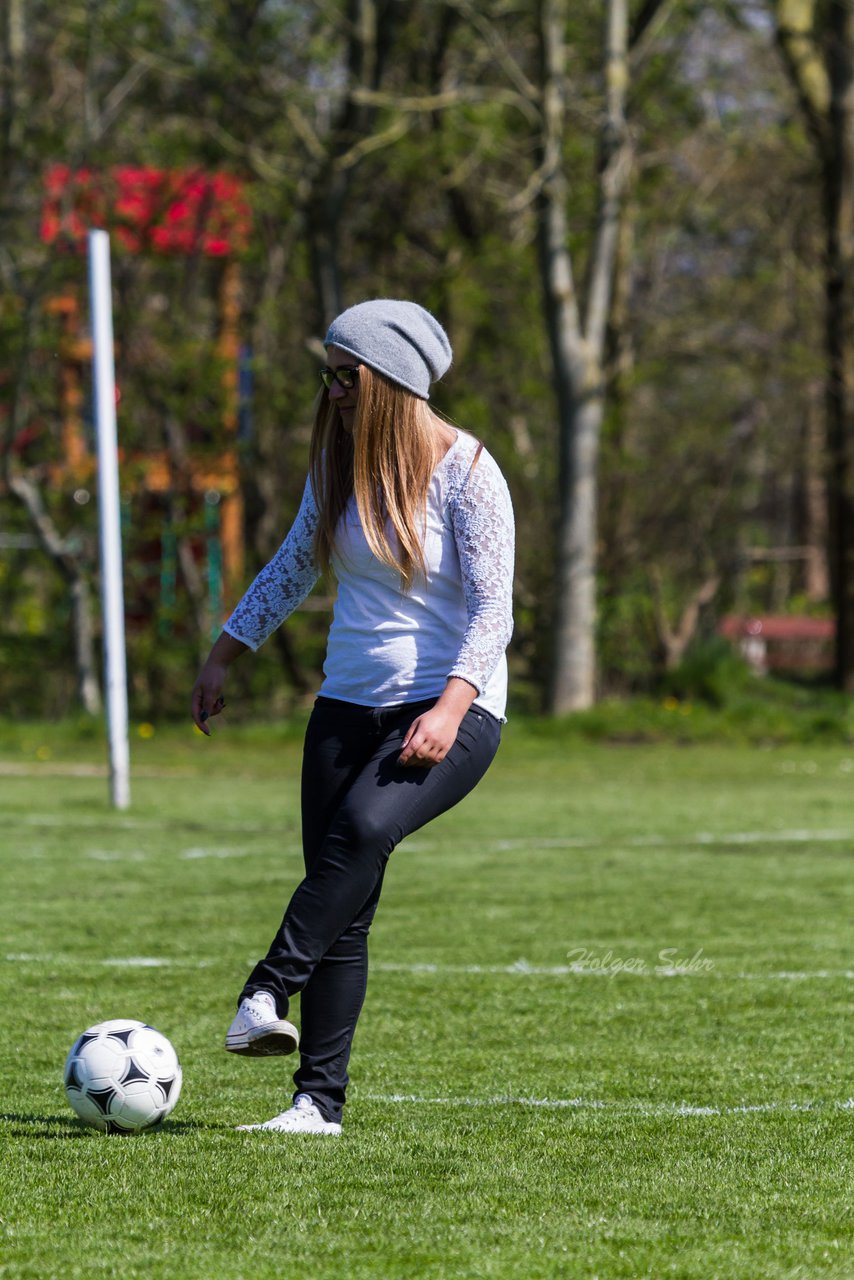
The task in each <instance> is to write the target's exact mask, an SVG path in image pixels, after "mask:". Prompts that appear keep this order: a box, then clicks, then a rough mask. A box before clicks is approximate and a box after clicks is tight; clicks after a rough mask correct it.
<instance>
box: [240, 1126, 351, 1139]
mask: <svg viewBox="0 0 854 1280" xmlns="http://www.w3.org/2000/svg"><path fill="white" fill-rule="evenodd" d="M234 1127H235V1130H236V1131H237V1132H238V1133H251V1132H253V1131H254V1132H255V1133H293V1134H296V1135H297V1136H298V1137H306V1136H307V1137H310V1138H340V1137H341V1126H340V1124H339V1125H337V1126H336V1128H334V1129H285V1128H281V1129H279V1128H275V1129H273V1128H271V1127H270V1126H269V1125H263V1124H238V1125H235V1126H234Z"/></svg>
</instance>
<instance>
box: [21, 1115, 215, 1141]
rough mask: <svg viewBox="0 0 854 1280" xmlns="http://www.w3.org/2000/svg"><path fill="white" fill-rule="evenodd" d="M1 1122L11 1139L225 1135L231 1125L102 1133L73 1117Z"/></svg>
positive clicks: (179, 1123) (168, 1124) (173, 1123)
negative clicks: (6, 1128)
mask: <svg viewBox="0 0 854 1280" xmlns="http://www.w3.org/2000/svg"><path fill="white" fill-rule="evenodd" d="M0 1121H2V1123H3V1124H6V1125H8V1126H9V1131H10V1134H11V1135H12V1136H16V1137H19V1138H23V1137H26V1138H86V1137H96V1138H146V1137H149V1136H154V1135H155V1134H158V1133H174V1134H181V1133H209V1132H211V1131H212V1130H218V1131H221V1132H223V1133H228V1132H230V1131H231V1126H230V1125H227V1124H202V1123H201V1122H200V1121H198V1120H165V1121H164V1122H163V1123H162V1124H155V1125H152V1126H151V1128H150V1129H142V1130H140V1131H139V1132H138V1133H125V1134H120V1133H104V1132H103V1131H102V1130H100V1129H93V1128H92V1126H91V1125H88V1124H84V1123H83V1121H82V1120H77V1119H75V1118H74V1117H72V1116H36V1115H22V1114H18V1113H16V1112H4V1113H3V1114H2V1115H0Z"/></svg>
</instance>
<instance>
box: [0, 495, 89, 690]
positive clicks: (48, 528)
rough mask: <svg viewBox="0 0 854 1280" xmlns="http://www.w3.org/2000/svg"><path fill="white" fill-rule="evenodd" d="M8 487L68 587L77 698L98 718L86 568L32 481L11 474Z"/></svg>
mask: <svg viewBox="0 0 854 1280" xmlns="http://www.w3.org/2000/svg"><path fill="white" fill-rule="evenodd" d="M7 483H8V485H9V491H10V492H11V493H13V494H14V495H15V497H16V498H17V499H18V501H19V502H20V503H21V505H22V506H23V507H24V510H25V511H26V513H27V516H28V518H29V520H30V523H31V525H32V527H33V529H34V530H35V533H36V535H37V537H38V539H39V542H40V543H41V546H42V548H43V550H44V552H45V554H46V555H48V556H49V557H50V559H51V560H52V561H53V563H54V564H55V565H56V567H57V568H58V569H59V572H60V573H61V574H62V576H63V578H64V579H65V581H66V582H67V584H68V590H69V593H70V595H71V624H72V630H73V646H74V660H75V665H76V670H77V689H78V694H79V697H80V703H81V706H82V707H83V710H84V711H86V712H87V713H88V714H89V715H97V714H98V713H99V712H100V710H101V693H100V689H99V686H98V680H97V676H96V671H97V664H96V661H95V638H94V627H93V625H92V601H91V592H90V587H89V579H88V576H87V573H86V569H85V566H84V565H83V563H82V562H81V561H80V560H79V559H78V557H77V556H76V555H75V554H74V552H73V551H72V550H70V549H69V547H68V544H67V543H66V541H65V540H64V538H63V537H62V535H61V534H60V532H59V530H58V529H57V527H56V525H55V524H54V522H53V520H52V519H51V517H50V515H49V513H48V510H47V508H46V506H45V504H44V500H43V498H42V495H41V493H40V491H39V489H38V488H37V486H36V485H35V484H34V483H33V481H32V480H28V479H27V478H26V477H25V476H22V475H15V474H11V475H7Z"/></svg>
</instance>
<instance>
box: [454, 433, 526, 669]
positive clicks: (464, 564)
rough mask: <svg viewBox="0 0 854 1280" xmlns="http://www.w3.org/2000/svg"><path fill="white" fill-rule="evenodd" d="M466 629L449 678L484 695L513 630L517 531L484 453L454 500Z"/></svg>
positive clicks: (498, 479)
mask: <svg viewBox="0 0 854 1280" xmlns="http://www.w3.org/2000/svg"><path fill="white" fill-rule="evenodd" d="M450 513H451V521H452V525H453V530H454V538H455V540H456V544H457V552H458V554H459V557H460V568H461V569H462V579H463V591H464V593H465V598H466V608H467V610H468V626H467V627H466V631H465V635H464V636H463V641H462V644H461V645H460V650H459V653H458V654H457V660H456V662H455V663H454V666H453V669H452V670H451V671H449V672H448V675H449V677H450V676H459V677H460V679H462V680H466V681H468V683H469V684H472V685H474V687H475V688H476V689H477V691H478V693H483V690H484V688H485V686H486V683H487V681H488V680H489V677H490V676H491V675H492V673H493V671H494V670H495V668H496V666H497V665H498V663H499V661H500V660H501V657H502V655H503V653H504V650H505V649H506V648H507V645H508V643H509V640H510V636H511V634H512V632H513V553H514V543H515V531H514V523H513V507H512V504H511V501H510V493H509V490H508V488H507V484H506V482H505V480H504V477H503V475H502V474H501V472H500V471H499V469H498V465H497V463H496V462H495V461H494V459H493V458H491V457H490V455H489V454H488V453H487V452H486V451H485V450H484V451H483V453H481V455H480V458H479V460H478V463H477V466H476V467H475V469H474V470H473V471H472V470H471V469H470V466H469V467H467V468H466V472H465V475H464V476H463V479H462V482H461V484H460V486H459V488H458V490H457V491H456V493H455V494H454V495H453V496H452V498H451V500H450Z"/></svg>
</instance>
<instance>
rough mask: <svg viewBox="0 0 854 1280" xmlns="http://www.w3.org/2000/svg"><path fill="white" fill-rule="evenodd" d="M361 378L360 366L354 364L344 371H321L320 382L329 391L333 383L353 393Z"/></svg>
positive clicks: (325, 369)
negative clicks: (359, 377)
mask: <svg viewBox="0 0 854 1280" xmlns="http://www.w3.org/2000/svg"><path fill="white" fill-rule="evenodd" d="M358 376H359V366H358V365H356V364H354V365H350V366H348V367H345V368H342V369H329V368H324V369H321V370H320V381H321V382H322V383H323V385H324V387H326V390H327V391H329V390H330V389H331V387H332V384H333V382H337V383H338V385H339V387H341V388H342V389H343V390H344V391H352V389H353V387H355V385H356V379H357V378H358Z"/></svg>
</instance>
